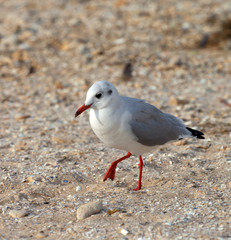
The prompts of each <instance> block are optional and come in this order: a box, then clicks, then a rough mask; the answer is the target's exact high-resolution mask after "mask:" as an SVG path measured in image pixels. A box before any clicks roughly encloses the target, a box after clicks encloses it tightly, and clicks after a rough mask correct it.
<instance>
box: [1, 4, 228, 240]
mask: <svg viewBox="0 0 231 240" xmlns="http://www.w3.org/2000/svg"><path fill="white" fill-rule="evenodd" d="M0 6H1V7H0V53H1V54H0V86H1V95H0V102H1V105H0V119H1V121H0V156H1V159H0V163H1V164H0V239H39V238H45V239H110V240H111V239H124V240H125V239H140V240H146V239H231V227H230V224H231V207H230V206H231V200H230V198H231V194H230V193H231V172H230V171H231V55H230V51H231V14H230V13H231V5H230V2H229V1H222V0H203V1H191V0H188V1H187V0H185V1H183V0H182V1H174V0H163V1H143V0H137V1H132V0H112V1H106V0H105V1H90V0H88V1H87V0H67V1H65V0H46V1H30V0H21V1H17V0H9V1H3V0H0ZM104 79H106V80H108V81H111V82H112V83H113V84H115V85H116V86H117V87H118V89H119V92H120V93H121V94H122V95H127V96H132V97H137V98H143V99H145V100H146V101H148V102H149V103H151V104H154V105H156V106H157V107H159V108H161V109H162V110H163V111H165V112H169V113H172V114H174V115H176V116H178V117H180V118H182V119H183V120H184V121H185V123H186V124H187V126H189V127H193V128H196V129H198V130H202V131H203V132H204V133H205V136H206V139H205V140H194V139H189V140H187V141H182V142H178V143H176V144H169V145H164V146H161V147H157V148H156V149H153V152H150V153H149V154H146V155H144V171H143V189H142V190H141V191H138V192H133V191H132V188H134V187H136V186H137V180H138V167H137V163H138V158H137V157H136V156H133V157H131V159H129V160H126V161H124V162H122V163H121V164H120V165H119V168H118V171H117V175H116V179H115V180H114V181H113V182H112V181H106V182H103V180H102V179H103V176H104V173H105V172H106V170H107V168H108V167H109V166H110V163H111V162H112V161H113V160H116V159H117V158H119V157H121V156H122V155H124V154H125V153H124V152H123V151H119V150H116V149H110V148H107V147H106V146H104V144H103V143H101V142H100V141H99V140H98V139H97V137H96V136H95V135H94V134H93V132H92V130H91V128H90V125H89V122H88V113H84V114H82V115H81V116H80V117H79V118H78V119H74V114H75V111H76V109H77V107H79V106H80V105H81V104H83V103H84V99H85V94H86V91H87V89H88V87H89V86H90V85H91V84H92V83H94V82H95V81H98V80H104ZM96 200H101V201H102V203H103V210H102V211H101V212H100V213H99V214H96V215H92V216H91V217H89V218H86V219H84V220H77V218H76V210H77V208H78V207H79V206H81V205H82V204H85V203H88V202H92V201H96ZM12 210H23V211H24V213H25V214H24V215H26V216H24V217H23V216H18V217H17V216H14V215H12Z"/></svg>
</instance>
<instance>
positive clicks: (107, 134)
mask: <svg viewBox="0 0 231 240" xmlns="http://www.w3.org/2000/svg"><path fill="white" fill-rule="evenodd" d="M90 124H91V128H92V130H93V131H94V133H95V134H96V135H97V137H98V138H99V139H100V140H101V141H103V142H104V143H105V144H107V145H109V146H115V144H117V142H119V141H120V139H121V137H122V135H123V132H124V130H123V128H124V127H123V122H122V121H121V119H120V117H119V116H118V115H116V114H115V113H114V112H106V113H104V112H99V111H94V110H91V111H90Z"/></svg>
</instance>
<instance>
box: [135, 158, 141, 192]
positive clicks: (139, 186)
mask: <svg viewBox="0 0 231 240" xmlns="http://www.w3.org/2000/svg"><path fill="white" fill-rule="evenodd" d="M139 159H140V162H139V182H138V187H137V188H135V189H133V191H138V190H140V189H141V187H142V183H141V181H142V170H143V160H142V157H141V156H139Z"/></svg>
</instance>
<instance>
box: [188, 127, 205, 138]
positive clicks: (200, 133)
mask: <svg viewBox="0 0 231 240" xmlns="http://www.w3.org/2000/svg"><path fill="white" fill-rule="evenodd" d="M187 129H188V130H189V131H190V132H191V133H192V135H193V137H196V138H199V139H205V138H204V136H203V135H204V133H203V132H200V131H197V130H195V129H192V128H188V127H187Z"/></svg>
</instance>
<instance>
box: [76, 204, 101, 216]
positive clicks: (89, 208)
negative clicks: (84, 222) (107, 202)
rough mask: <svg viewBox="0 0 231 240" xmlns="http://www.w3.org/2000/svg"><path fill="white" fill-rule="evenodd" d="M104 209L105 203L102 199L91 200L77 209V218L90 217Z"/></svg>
mask: <svg viewBox="0 0 231 240" xmlns="http://www.w3.org/2000/svg"><path fill="white" fill-rule="evenodd" d="M102 209H103V204H102V202H101V201H95V202H90V203H87V204H84V205H81V206H80V207H79V208H78V209H77V211H76V216H77V219H79V220H81V219H85V218H87V217H90V216H91V215H93V214H96V213H99V212H100V211H101V210H102Z"/></svg>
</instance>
